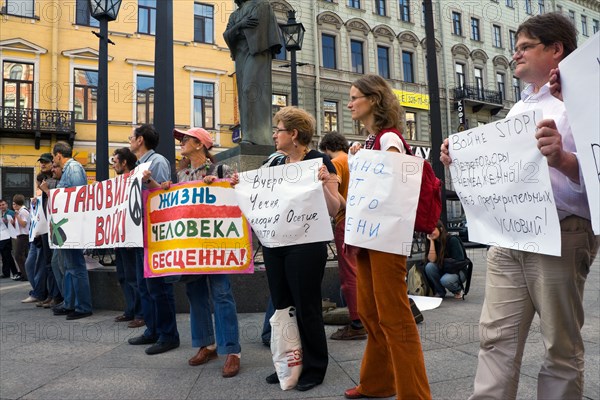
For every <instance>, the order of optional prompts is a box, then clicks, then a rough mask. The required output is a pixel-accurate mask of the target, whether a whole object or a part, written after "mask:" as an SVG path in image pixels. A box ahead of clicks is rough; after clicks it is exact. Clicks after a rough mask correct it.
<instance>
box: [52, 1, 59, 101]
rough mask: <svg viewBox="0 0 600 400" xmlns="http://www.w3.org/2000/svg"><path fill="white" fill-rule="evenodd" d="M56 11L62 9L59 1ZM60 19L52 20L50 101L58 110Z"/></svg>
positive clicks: (55, 17)
mask: <svg viewBox="0 0 600 400" xmlns="http://www.w3.org/2000/svg"><path fill="white" fill-rule="evenodd" d="M53 9H54V11H55V12H57V10H60V9H61V4H60V1H59V0H55V1H54V7H53ZM59 22H60V21H59V18H58V16H57V15H53V20H52V56H51V57H52V59H51V64H52V73H51V82H52V91H51V94H52V99H51V101H50V104H51V107H50V108H51V109H52V110H58V100H59V99H58V32H59V29H58V24H59Z"/></svg>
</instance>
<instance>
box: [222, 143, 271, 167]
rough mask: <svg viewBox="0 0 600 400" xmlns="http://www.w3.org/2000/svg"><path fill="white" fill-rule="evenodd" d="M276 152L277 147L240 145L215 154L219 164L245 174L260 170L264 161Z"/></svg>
mask: <svg viewBox="0 0 600 400" xmlns="http://www.w3.org/2000/svg"><path fill="white" fill-rule="evenodd" d="M274 152H275V146H266V145H259V144H249V143H240V144H238V145H237V146H236V147H232V148H231V149H228V150H225V151H223V152H221V153H218V154H215V159H216V161H217V162H218V163H224V164H227V165H229V166H230V167H231V168H235V169H236V170H237V171H238V172H243V171H250V170H253V169H258V168H260V167H261V165H262V163H263V161H265V160H266V159H267V158H268V157H269V156H270V155H271V154H273V153H274Z"/></svg>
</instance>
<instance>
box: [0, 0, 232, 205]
mask: <svg viewBox="0 0 600 400" xmlns="http://www.w3.org/2000/svg"><path fill="white" fill-rule="evenodd" d="M156 1H157V0H139V1H138V0H125V1H123V3H122V5H121V9H120V12H119V15H118V19H117V20H116V21H113V22H110V23H109V39H110V40H111V41H112V42H114V44H115V45H114V46H113V45H109V49H108V54H109V60H108V82H109V83H108V86H109V99H108V119H109V150H110V152H111V153H112V150H114V149H116V148H118V147H123V146H128V145H129V141H128V136H129V135H130V134H131V131H132V127H134V126H136V125H138V124H141V123H145V122H152V121H153V119H154V114H155V110H154V80H155V79H160V78H158V77H156V78H155V77H154V34H155V27H156V22H155V17H156ZM234 9H235V4H234V3H233V1H211V0H206V1H204V0H203V1H201V2H194V1H174V2H173V15H174V18H173V19H174V27H173V37H174V42H173V52H174V84H175V88H176V90H175V124H176V127H178V128H187V127H190V126H204V127H206V128H207V129H208V130H209V131H210V132H211V133H212V134H213V137H214V140H215V143H216V144H217V146H219V147H230V146H232V145H233V143H232V142H231V130H230V128H231V127H232V126H233V125H234V124H235V120H236V118H237V116H236V115H235V107H234V103H235V100H234V99H235V87H234V78H233V77H232V76H231V73H232V72H233V71H234V64H233V61H232V60H231V57H230V55H229V49H228V48H227V46H226V45H225V42H224V40H223V36H222V32H223V31H224V30H225V26H226V24H227V18H228V16H229V15H230V14H231V12H233V10H234ZM98 30H99V28H98V22H97V21H96V20H95V19H94V18H92V17H91V16H90V13H89V9H88V0H71V1H58V0H1V1H0V65H1V69H2V75H1V79H2V80H1V89H0V90H1V96H2V97H1V99H2V101H1V102H0V172H1V173H0V175H1V181H0V196H2V197H4V198H10V197H11V196H12V195H13V194H15V193H23V194H25V195H26V196H30V195H31V194H32V193H33V189H34V182H35V179H34V167H35V165H36V161H37V159H38V157H39V155H40V154H41V153H43V152H47V151H50V150H51V147H52V145H53V144H54V143H55V142H56V141H57V140H67V141H70V142H71V143H72V144H73V146H74V150H75V158H76V159H77V160H78V161H80V162H81V163H82V164H83V165H84V167H85V168H86V170H87V172H88V176H89V180H90V181H92V180H94V177H95V164H96V157H97V155H96V96H97V82H98V72H97V71H98V50H97V49H98V38H97V37H96V36H94V35H93V34H92V32H93V31H96V32H98ZM159 112H161V110H156V113H159ZM15 182H18V184H17V185H15V184H14V183H15Z"/></svg>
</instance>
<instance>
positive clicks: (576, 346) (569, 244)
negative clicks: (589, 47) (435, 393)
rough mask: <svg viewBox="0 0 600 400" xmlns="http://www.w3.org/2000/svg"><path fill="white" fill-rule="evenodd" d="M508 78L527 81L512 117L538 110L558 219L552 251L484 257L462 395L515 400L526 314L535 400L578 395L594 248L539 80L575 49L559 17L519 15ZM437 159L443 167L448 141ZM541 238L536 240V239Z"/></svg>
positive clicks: (566, 148)
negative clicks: (471, 362)
mask: <svg viewBox="0 0 600 400" xmlns="http://www.w3.org/2000/svg"><path fill="white" fill-rule="evenodd" d="M516 37H517V45H516V47H515V50H516V51H515V54H514V55H513V60H514V62H515V63H516V68H515V76H516V77H517V78H520V79H522V80H523V81H524V82H527V83H528V84H529V86H528V87H526V88H525V90H524V91H523V95H522V99H523V100H521V101H519V102H518V103H517V104H515V105H514V107H513V108H512V109H511V110H510V112H509V114H508V116H509V117H510V116H513V115H516V114H519V113H522V112H525V111H528V110H533V109H542V110H543V113H544V116H545V117H546V118H547V119H544V120H542V121H540V122H539V123H538V130H537V132H536V134H535V137H536V139H537V147H538V149H539V150H540V152H541V153H542V154H543V155H544V156H545V157H546V160H547V161H548V166H549V167H550V181H551V185H552V190H553V193H554V201H555V204H556V207H557V210H558V215H559V218H560V226H561V256H560V257H554V256H548V255H544V254H537V253H529V252H526V251H520V250H512V249H507V248H500V247H497V246H493V247H491V248H490V249H489V252H488V256H487V277H486V288H485V301H484V303H483V309H482V311H481V319H480V326H479V329H480V335H479V336H480V350H479V361H478V365H477V373H476V375H475V384H474V393H473V396H472V397H471V399H515V398H516V395H517V389H518V383H519V376H520V367H521V360H522V358H523V349H524V347H525V342H526V340H527V335H528V333H529V328H530V326H531V322H532V320H533V317H534V315H535V314H536V313H537V314H538V315H539V319H540V333H541V337H542V340H543V342H544V345H545V346H546V353H545V360H544V363H543V365H542V367H541V369H540V372H539V374H538V393H537V398H538V399H581V398H582V396H583V375H584V368H583V363H584V345H583V339H582V337H581V327H582V326H583V320H584V313H583V305H582V300H583V289H584V285H585V280H586V278H587V275H588V272H589V269H590V265H591V264H592V262H593V261H594V258H595V256H596V253H597V252H598V237H597V236H594V233H593V230H592V226H591V221H590V210H589V206H588V202H587V198H586V194H585V187H584V182H583V179H582V178H581V171H580V166H579V162H578V160H577V153H576V149H575V144H574V140H573V133H572V132H571V127H570V125H569V122H568V121H567V117H566V112H565V107H564V104H563V103H562V101H560V100H559V99H557V98H555V97H553V95H552V94H551V92H550V88H549V83H548V80H549V78H550V73H551V71H552V70H553V69H555V68H557V67H558V63H559V62H560V61H561V60H562V59H564V58H565V57H567V56H568V55H569V54H570V53H571V52H573V51H574V50H575V49H576V47H577V32H576V30H575V27H574V26H573V24H572V23H571V22H570V21H569V19H568V18H566V17H565V16H563V15H561V14H560V13H548V14H542V15H537V16H534V17H531V18H529V19H528V20H527V21H525V22H524V23H522V24H521V25H520V26H519V28H518V30H517V33H516ZM441 151H442V155H441V156H440V160H441V161H442V162H443V163H444V164H446V165H448V164H449V163H450V162H451V159H450V157H449V156H448V140H447V139H446V140H445V141H444V144H443V145H442V149H441ZM542 240H543V239H542Z"/></svg>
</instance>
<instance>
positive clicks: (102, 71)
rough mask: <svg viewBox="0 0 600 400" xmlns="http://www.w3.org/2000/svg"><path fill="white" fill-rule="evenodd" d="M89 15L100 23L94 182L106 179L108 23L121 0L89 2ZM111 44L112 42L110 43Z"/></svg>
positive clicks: (114, 15)
mask: <svg viewBox="0 0 600 400" xmlns="http://www.w3.org/2000/svg"><path fill="white" fill-rule="evenodd" d="M89 6H90V14H91V15H92V17H94V18H96V19H97V20H98V21H99V22H100V34H97V33H95V32H94V34H95V35H96V36H98V38H99V39H100V45H99V49H98V95H97V97H96V99H97V100H96V101H97V111H96V180H97V181H104V180H106V179H108V158H109V155H108V42H109V41H110V39H109V38H108V21H114V20H115V19H117V15H118V14H119V8H121V0H89ZM111 43H112V41H111ZM112 44H114V43H112Z"/></svg>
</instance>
